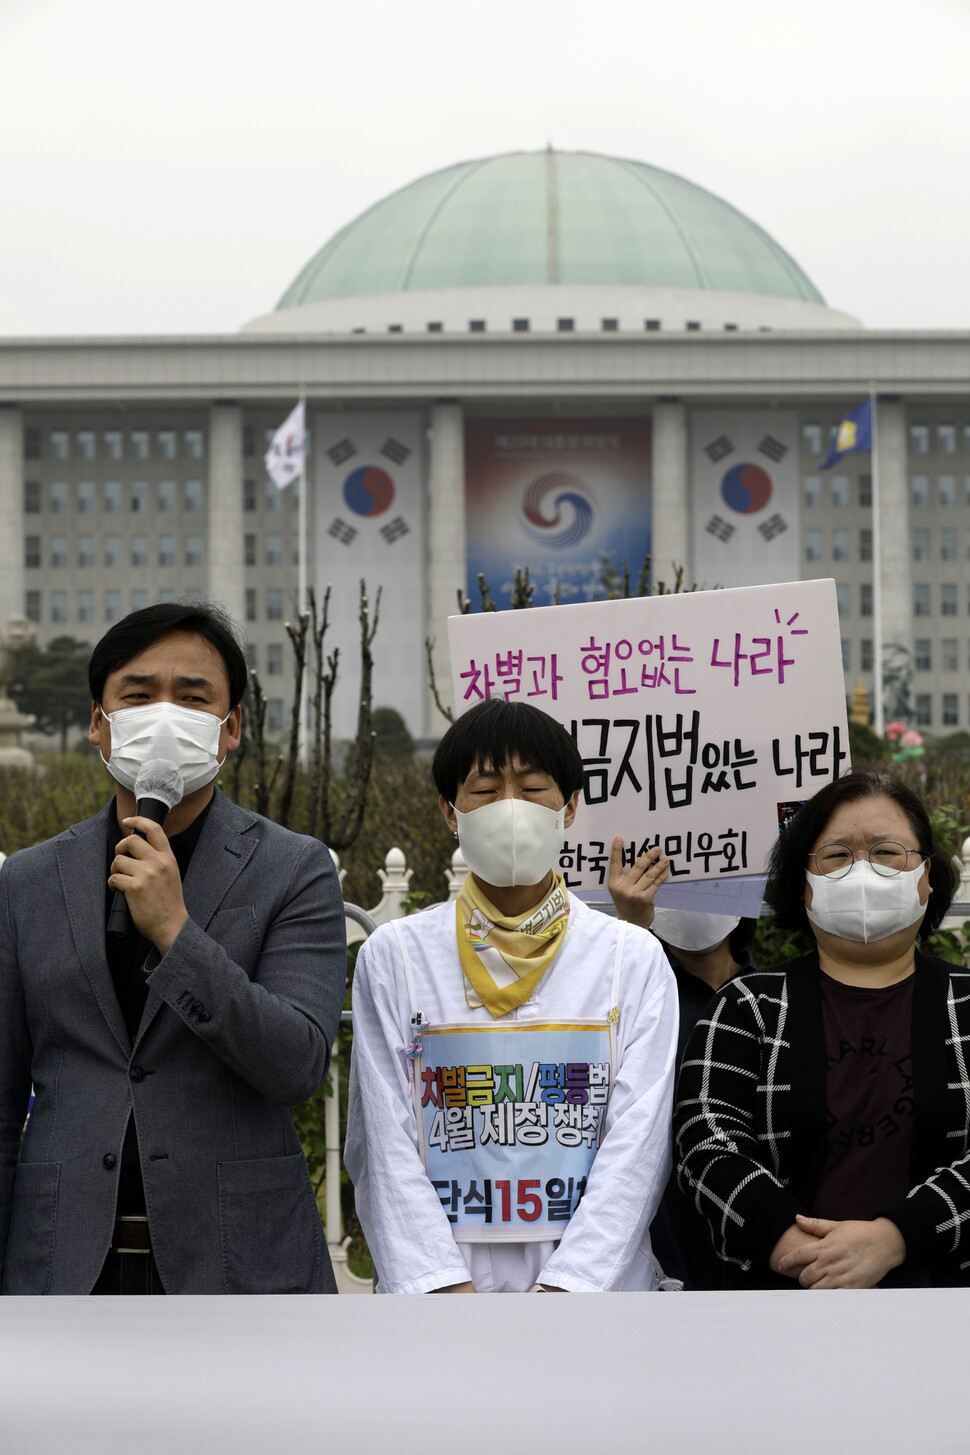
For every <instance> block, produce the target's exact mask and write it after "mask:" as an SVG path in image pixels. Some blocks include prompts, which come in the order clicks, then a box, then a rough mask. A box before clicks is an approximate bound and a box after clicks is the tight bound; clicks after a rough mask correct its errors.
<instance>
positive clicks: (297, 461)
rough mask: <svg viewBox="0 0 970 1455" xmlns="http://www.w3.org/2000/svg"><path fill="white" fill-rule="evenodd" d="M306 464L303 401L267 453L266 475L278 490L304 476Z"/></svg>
mask: <svg viewBox="0 0 970 1455" xmlns="http://www.w3.org/2000/svg"><path fill="white" fill-rule="evenodd" d="M305 462H306V401H305V400H303V399H301V400H300V402H299V404H298V405H297V406H296V408H295V409H293V410H292V411H291V412H290V413H289V414H288V415H287V417H286V419H285V420H284V421H283V423H282V424H281V425H280V427H279V429H278V430H277V431H276V433H275V434H274V436H273V439H272V443H271V444H270V447H269V449H268V450H267V451H266V473H267V475H268V476H269V478H270V479H271V480H272V482H273V484H274V485H275V486H276V488H277V489H278V490H285V489H286V487H287V485H292V484H293V481H294V480H297V479H298V478H299V477H300V476H301V475H302V474H303V469H304V465H305Z"/></svg>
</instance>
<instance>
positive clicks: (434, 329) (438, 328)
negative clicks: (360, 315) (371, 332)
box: [354, 322, 444, 333]
mask: <svg viewBox="0 0 970 1455" xmlns="http://www.w3.org/2000/svg"><path fill="white" fill-rule="evenodd" d="M354 332H355V333H356V332H357V330H356V329H354ZM361 332H363V329H361ZM428 332H429V333H442V332H444V325H443V324H442V323H439V322H435V323H429V324H428Z"/></svg>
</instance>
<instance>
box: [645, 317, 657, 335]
mask: <svg viewBox="0 0 970 1455" xmlns="http://www.w3.org/2000/svg"><path fill="white" fill-rule="evenodd" d="M643 326H644V328H645V329H646V331H647V333H659V332H660V319H659V318H645V319H644V321H643Z"/></svg>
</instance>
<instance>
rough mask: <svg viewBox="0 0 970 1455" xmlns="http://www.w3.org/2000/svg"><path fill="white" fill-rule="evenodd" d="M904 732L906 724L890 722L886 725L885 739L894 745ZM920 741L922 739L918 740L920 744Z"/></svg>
mask: <svg viewBox="0 0 970 1455" xmlns="http://www.w3.org/2000/svg"><path fill="white" fill-rule="evenodd" d="M905 731H906V724H905V723H904V722H891V723H887V725H886V737H887V738H888V739H889V741H890V742H891V743H894V742H895V741H896V739H897V738H900V737H902V735H903V733H904V732H905ZM922 741H923V739H922V738H920V742H922Z"/></svg>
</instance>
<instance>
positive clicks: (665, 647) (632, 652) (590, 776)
mask: <svg viewBox="0 0 970 1455" xmlns="http://www.w3.org/2000/svg"><path fill="white" fill-rule="evenodd" d="M448 629H449V642H450V647H451V664H452V669H451V670H452V683H453V687H454V694H455V701H456V703H457V705H458V710H459V711H460V712H463V711H466V710H467V709H468V708H469V707H472V706H474V705H475V703H477V702H482V701H484V700H485V699H486V698H488V697H505V698H507V699H508V700H509V701H515V702H531V703H532V704H533V705H534V706H535V707H540V708H542V709H543V710H544V711H545V712H548V713H549V714H550V715H551V716H552V717H555V718H557V719H558V721H559V722H561V723H562V724H563V726H564V727H565V728H566V729H567V731H568V732H570V733H571V734H572V736H573V737H574V738H575V740H576V742H577V744H578V746H579V750H580V752H581V754H582V757H583V764H584V772H585V783H584V790H583V793H582V795H581V800H580V805H579V811H578V813H577V815H576V818H575V820H574V821H573V824H572V827H571V828H570V829H569V831H568V834H567V838H566V843H565V845H564V848H563V851H562V857H561V860H560V869H561V872H562V873H563V875H564V877H565V880H566V885H567V887H568V888H570V889H572V890H575V891H577V892H579V893H580V894H581V895H582V896H583V897H586V898H591V899H604V898H606V897H607V888H606V885H607V875H608V868H609V859H610V849H611V845H612V841H613V836H614V835H615V834H619V835H621V836H622V838H623V839H624V845H625V846H624V859H625V862H626V863H628V864H631V863H632V862H633V860H634V859H635V858H636V857H638V856H639V855H640V854H642V853H644V852H645V851H646V849H647V848H648V847H649V846H650V845H652V844H659V845H660V846H661V848H662V850H663V852H664V854H665V855H666V856H667V857H668V858H669V860H670V883H671V884H672V885H675V886H676V885H678V884H680V883H686V882H689V881H693V880H704V881H711V882H712V886H713V882H717V883H719V884H722V885H727V884H729V883H731V882H733V881H739V880H741V879H742V878H743V877H744V876H747V875H757V874H761V873H762V871H763V867H764V862H765V857H766V855H767V853H768V851H769V849H770V848H771V846H772V844H773V843H774V841H775V839H776V838H777V836H778V832H779V827H780V825H782V824H783V823H784V822H785V821H786V819H787V818H788V817H789V816H790V815H791V813H792V812H793V811H794V806H795V805H797V804H799V803H801V802H803V801H804V800H805V799H806V798H810V797H811V795H812V794H813V793H815V792H816V790H817V789H819V788H821V787H822V785H823V784H825V783H828V782H829V781H830V780H831V779H832V778H834V777H837V776H838V775H839V774H840V773H842V772H844V771H845V769H846V767H847V766H848V728H847V723H846V710H845V685H844V681H843V677H842V652H841V642H840V636H839V619H838V611H837V608H836V600H835V583H834V582H833V581H797V582H785V583H782V584H780V585H777V584H776V585H772V586H752V587H747V588H739V589H736V590H728V591H698V592H691V593H686V594H683V595H676V596H652V597H643V598H639V599H636V598H634V599H631V600H625V601H601V602H593V603H589V604H584V605H575V606H553V607H545V608H539V609H533V610H530V611H510V612H502V613H498V612H482V613H478V614H477V615H468V616H454V617H450V618H449V621H448ZM733 893H734V891H733V890H730V891H728V890H725V891H724V898H725V899H726V900H727V899H729V898H730V895H731V894H733ZM660 897H661V899H663V898H667V896H666V895H665V892H664V890H661V896H660ZM670 902H672V901H670ZM709 907H710V908H714V906H713V905H710V906H709ZM726 912H729V910H728V911H726Z"/></svg>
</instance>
